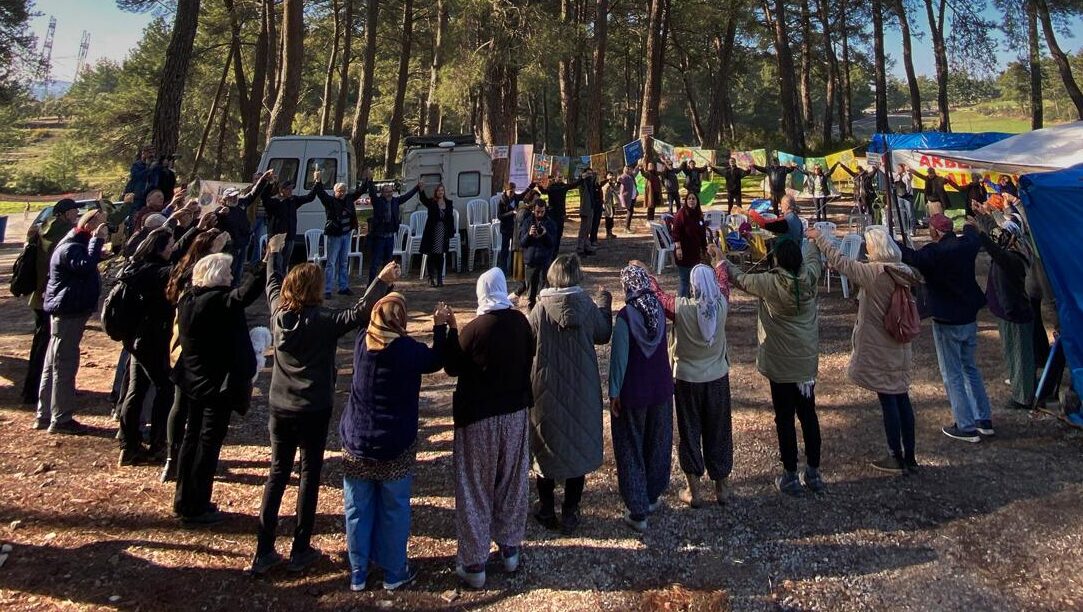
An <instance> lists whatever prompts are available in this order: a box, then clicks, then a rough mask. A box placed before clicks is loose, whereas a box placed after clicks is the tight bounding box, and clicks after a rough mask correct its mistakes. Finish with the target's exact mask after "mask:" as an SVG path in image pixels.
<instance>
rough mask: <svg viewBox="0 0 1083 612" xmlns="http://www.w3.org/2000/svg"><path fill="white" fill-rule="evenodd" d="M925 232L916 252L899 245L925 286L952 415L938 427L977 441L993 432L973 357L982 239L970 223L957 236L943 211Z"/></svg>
mask: <svg viewBox="0 0 1083 612" xmlns="http://www.w3.org/2000/svg"><path fill="white" fill-rule="evenodd" d="M929 236H930V237H931V238H932V242H930V243H929V244H927V245H925V246H923V247H922V248H921V249H919V250H914V249H912V248H910V247H907V246H905V245H902V246H901V248H902V252H903V257H902V262H903V263H904V264H906V265H908V266H913V267H915V268H917V269H918V271H919V272H921V274H922V276H924V277H925V286H926V288H927V289H928V297H929V309H930V310H931V312H932V318H933V340H934V342H935V343H936V359H937V361H938V362H939V365H940V375H941V377H943V379H944V387H945V388H946V389H947V392H948V401H949V402H951V412H952V416H953V417H954V422H953V423H952V424H951V425H948V426H946V427H944V428H943V430H942V431H943V432H944V435H946V436H948V437H949V438H954V439H956V440H963V441H964V442H981V436H983V435H985V436H991V435H993V421H992V410H991V408H990V405H989V397H988V396H987V395H986V394H985V383H984V381H983V380H982V375H981V371H980V370H979V369H978V364H977V362H976V361H975V353H976V351H977V347H978V324H977V317H978V311H979V310H981V309H982V307H983V306H985V296H983V295H982V291H981V287H979V286H978V282H977V281H976V280H974V261H975V259H976V258H977V256H978V251H979V250H980V249H981V239H980V238H979V237H978V232H977V230H976V229H975V228H974V225H973V224H972V223H970V222H968V223H967V224H966V225H965V226H963V232H962V234H956V233H955V231H954V223H953V221H952V220H951V219H950V218H948V217H947V216H945V215H944V214H943V213H937V214H934V215H933V216H932V217H930V218H929Z"/></svg>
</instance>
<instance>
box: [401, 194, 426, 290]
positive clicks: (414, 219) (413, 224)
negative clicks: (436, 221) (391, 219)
mask: <svg viewBox="0 0 1083 612" xmlns="http://www.w3.org/2000/svg"><path fill="white" fill-rule="evenodd" d="M428 219H429V211H427V210H424V209H422V210H417V211H414V212H413V213H411V214H410V226H409V227H410V237H409V239H408V240H407V242H406V246H407V249H406V265H405V266H403V270H402V275H403V276H406V275H407V274H409V273H410V264H411V263H413V259H414V255H421V236H422V234H424V233H425V222H426V221H427V220H428ZM424 267H425V264H422V268H424Z"/></svg>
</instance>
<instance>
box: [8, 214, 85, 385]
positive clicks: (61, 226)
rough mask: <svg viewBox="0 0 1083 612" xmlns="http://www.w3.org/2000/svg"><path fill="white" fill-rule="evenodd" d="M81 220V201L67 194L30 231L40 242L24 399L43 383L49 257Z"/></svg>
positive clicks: (47, 322)
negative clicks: (48, 214)
mask: <svg viewBox="0 0 1083 612" xmlns="http://www.w3.org/2000/svg"><path fill="white" fill-rule="evenodd" d="M78 220H79V205H78V204H76V203H75V200H73V199H71V198H64V199H62V200H60V201H58V202H57V203H56V204H55V205H53V215H52V216H51V217H49V218H48V219H46V220H45V222H44V223H42V224H41V226H40V227H39V226H36V225H33V226H31V227H30V229H29V230H28V231H27V235H26V236H27V238H26V239H27V242H36V243H37V258H36V259H35V260H34V267H35V276H36V278H37V288H36V289H35V290H34V292H33V293H31V294H30V302H29V303H30V309H31V310H33V311H34V339H33V340H32V341H31V342H30V355H29V356H28V357H27V359H26V361H27V364H26V379H25V380H24V381H23V393H22V396H23V403H24V404H34V403H37V401H38V387H39V386H40V385H41V368H42V366H43V365H44V364H45V349H46V347H48V345H49V315H47V314H45V310H44V295H45V284H46V282H47V281H48V280H49V258H50V257H52V255H53V249H55V248H56V245H57V244H58V243H59V242H60V241H61V239H63V238H64V236H67V235H68V232H70V231H71V228H73V227H75V222H76V221H78Z"/></svg>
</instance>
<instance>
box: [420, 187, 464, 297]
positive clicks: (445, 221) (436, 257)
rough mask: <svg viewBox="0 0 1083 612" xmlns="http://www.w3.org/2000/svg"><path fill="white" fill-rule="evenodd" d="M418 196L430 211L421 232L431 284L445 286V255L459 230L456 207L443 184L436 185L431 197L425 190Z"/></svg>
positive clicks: (422, 249) (423, 251) (422, 248)
mask: <svg viewBox="0 0 1083 612" xmlns="http://www.w3.org/2000/svg"><path fill="white" fill-rule="evenodd" d="M417 197H418V199H420V200H421V204H422V205H423V206H424V207H425V209H426V210H428V211H429V218H428V219H427V220H426V221H425V232H424V233H423V234H421V254H422V255H427V256H428V268H429V286H430V287H443V286H444V256H445V255H446V254H447V252H448V250H449V249H450V247H451V237H452V236H454V235H455V232H457V231H458V230H459V228H457V227H455V207H454V206H453V205H452V203H451V200H449V199H448V198H447V197H446V196H445V195H444V186H443V185H437V186H436V189H434V190H433V192H432V197H431V198H429V197H428V196H426V195H425V192H424V191H419V192H418V194H417Z"/></svg>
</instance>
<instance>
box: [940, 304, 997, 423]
mask: <svg viewBox="0 0 1083 612" xmlns="http://www.w3.org/2000/svg"><path fill="white" fill-rule="evenodd" d="M933 341H934V342H935V343H936V360H937V362H938V363H939V364H940V376H941V377H942V378H943V379H944V387H945V389H947V392H948V401H949V402H951V414H952V416H953V417H954V418H955V424H956V425H957V426H958V427H959V429H962V430H963V431H974V428H975V424H976V422H977V421H989V420H991V419H992V408H991V407H990V406H989V397H988V396H987V395H986V394H985V383H984V382H983V381H982V378H981V371H979V370H978V364H977V362H975V361H974V354H975V352H976V351H977V348H978V324H977V323H968V324H966V325H946V324H944V323H937V322H935V321H934V322H933Z"/></svg>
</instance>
